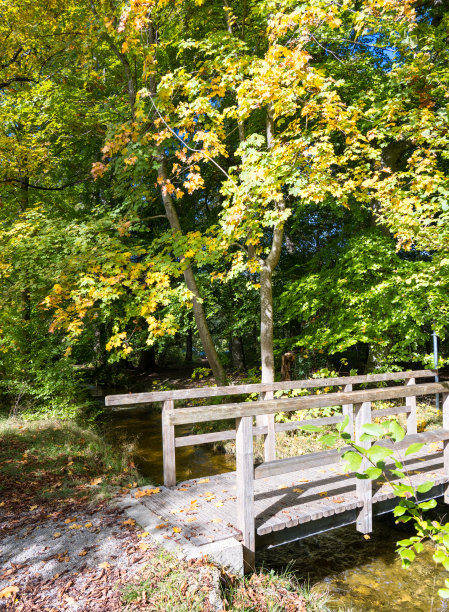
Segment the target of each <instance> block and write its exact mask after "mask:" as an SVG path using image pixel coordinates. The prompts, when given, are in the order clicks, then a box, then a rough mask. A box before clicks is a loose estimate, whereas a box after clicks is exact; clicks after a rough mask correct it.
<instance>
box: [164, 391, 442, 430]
mask: <svg viewBox="0 0 449 612" xmlns="http://www.w3.org/2000/svg"><path fill="white" fill-rule="evenodd" d="M448 391H449V383H425V384H421V385H411V386H400V387H384V388H381V389H365V390H363V391H352V392H350V393H344V392H340V393H326V394H324V393H323V394H321V395H309V396H305V397H294V398H287V399H275V400H267V401H256V402H242V403H236V402H235V403H232V404H221V405H219V406H217V405H209V406H198V407H195V408H182V409H179V410H173V411H171V412H170V413H169V415H168V421H169V423H170V424H171V425H186V424H191V423H204V422H206V421H220V420H222V419H232V418H241V417H244V416H257V415H259V414H270V413H274V412H292V411H294V410H308V409H311V408H323V407H329V406H335V405H337V406H342V405H343V404H347V403H350V402H351V403H363V402H374V401H378V400H388V399H396V398H399V397H409V396H411V395H417V396H421V395H431V394H433V393H444V392H448Z"/></svg>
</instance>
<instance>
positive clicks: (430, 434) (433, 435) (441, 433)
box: [376, 428, 449, 450]
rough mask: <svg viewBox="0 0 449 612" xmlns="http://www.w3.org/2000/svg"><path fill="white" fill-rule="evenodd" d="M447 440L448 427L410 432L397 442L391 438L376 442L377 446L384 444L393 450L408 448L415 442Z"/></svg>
mask: <svg viewBox="0 0 449 612" xmlns="http://www.w3.org/2000/svg"><path fill="white" fill-rule="evenodd" d="M444 440H449V429H444V428H443V429H433V430H432V431H423V432H422V433H417V434H412V435H410V436H405V438H404V439H403V440H400V441H399V442H393V441H392V440H382V439H381V440H379V441H378V442H376V444H377V445H379V446H385V447H387V448H393V449H394V450H402V449H404V448H408V447H409V446H410V445H411V444H415V442H420V443H421V444H430V443H431V442H441V441H444Z"/></svg>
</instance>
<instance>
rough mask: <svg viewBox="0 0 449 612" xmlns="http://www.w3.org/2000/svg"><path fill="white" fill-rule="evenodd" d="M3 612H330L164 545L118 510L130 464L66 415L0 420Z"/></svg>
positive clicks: (268, 578) (280, 586) (286, 588)
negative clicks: (181, 555) (64, 418)
mask: <svg viewBox="0 0 449 612" xmlns="http://www.w3.org/2000/svg"><path fill="white" fill-rule="evenodd" d="M0 476H1V480H0V610H7V611H13V610H14V611H17V612H22V611H23V612H24V611H27V612H28V611H30V612H32V611H36V612H37V611H39V612H44V611H48V612H56V611H60V610H67V611H83V612H90V611H92V612H93V611H98V612H104V611H106V610H107V611H111V612H112V611H114V610H139V611H140V610H148V611H149V610H161V611H162V610H176V611H177V612H178V611H181V612H182V611H183V610H185V611H186V612H187V610H189V611H190V610H192V611H198V612H200V611H206V612H207V611H208V610H211V611H212V610H248V611H249V610H261V611H265V610H266V611H271V610H273V611H274V610H276V611H281V610H285V611H291V612H293V611H312V610H317V611H318V610H326V609H327V606H326V603H325V600H324V598H323V596H321V595H318V594H310V593H308V592H306V591H304V590H303V589H301V587H300V586H299V585H298V584H295V582H294V581H293V580H292V579H291V578H289V577H288V576H277V575H275V574H273V573H264V572H260V573H256V574H254V575H253V576H252V577H251V578H250V579H245V580H243V579H240V578H238V577H236V576H233V575H230V574H227V573H226V572H224V571H223V570H220V569H218V568H217V567H215V566H214V565H212V564H210V563H208V562H207V561H206V560H200V561H194V562H183V561H180V560H179V559H177V558H175V557H174V556H172V555H170V554H168V553H166V552H163V551H161V549H160V548H158V546H157V545H156V544H155V543H154V542H152V541H151V539H150V537H149V536H148V534H147V533H144V532H142V530H141V529H140V528H139V527H138V526H137V525H135V524H134V521H133V520H131V519H126V517H125V516H124V515H123V514H122V513H121V511H120V510H119V509H118V508H116V507H115V506H114V499H116V498H117V496H118V497H120V494H121V493H122V494H123V493H126V492H128V490H129V488H131V487H133V486H136V485H138V484H139V485H140V484H142V479H140V477H139V475H138V474H137V472H136V470H135V468H134V465H133V463H132V462H131V461H129V459H127V458H126V456H125V457H118V456H117V454H114V451H112V450H111V449H110V448H109V447H108V446H107V445H106V444H105V443H104V442H103V441H102V440H101V439H100V438H99V436H98V435H97V434H96V433H94V432H93V431H92V430H90V429H85V428H81V427H79V426H78V425H76V424H74V423H73V422H71V421H55V420H53V421H21V420H18V419H7V420H3V421H0Z"/></svg>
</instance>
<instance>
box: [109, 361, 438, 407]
mask: <svg viewBox="0 0 449 612" xmlns="http://www.w3.org/2000/svg"><path fill="white" fill-rule="evenodd" d="M437 373H438V371H437V370H414V371H412V372H387V373H385V374H366V375H361V376H341V377H338V378H315V379H313V378H312V379H310V378H309V379H307V380H289V381H282V382H276V383H259V384H250V385H229V386H227V387H202V388H200V389H174V390H172V391H149V392H144V393H125V394H120V395H107V396H106V397H105V406H111V407H113V406H135V405H136V404H151V403H152V402H164V401H165V400H168V399H172V400H185V399H196V398H200V397H218V396H227V395H246V394H249V393H265V392H268V391H288V390H291V389H314V388H316V387H333V386H336V385H348V384H350V385H354V384H362V383H375V382H384V381H390V380H407V379H409V378H429V377H431V376H435V375H436V374H437Z"/></svg>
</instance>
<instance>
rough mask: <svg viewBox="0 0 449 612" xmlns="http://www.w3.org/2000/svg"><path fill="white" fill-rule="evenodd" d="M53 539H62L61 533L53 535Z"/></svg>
mask: <svg viewBox="0 0 449 612" xmlns="http://www.w3.org/2000/svg"><path fill="white" fill-rule="evenodd" d="M53 537H54V538H60V537H61V534H60V532H59V531H57V532H56V533H54V534H53Z"/></svg>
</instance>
